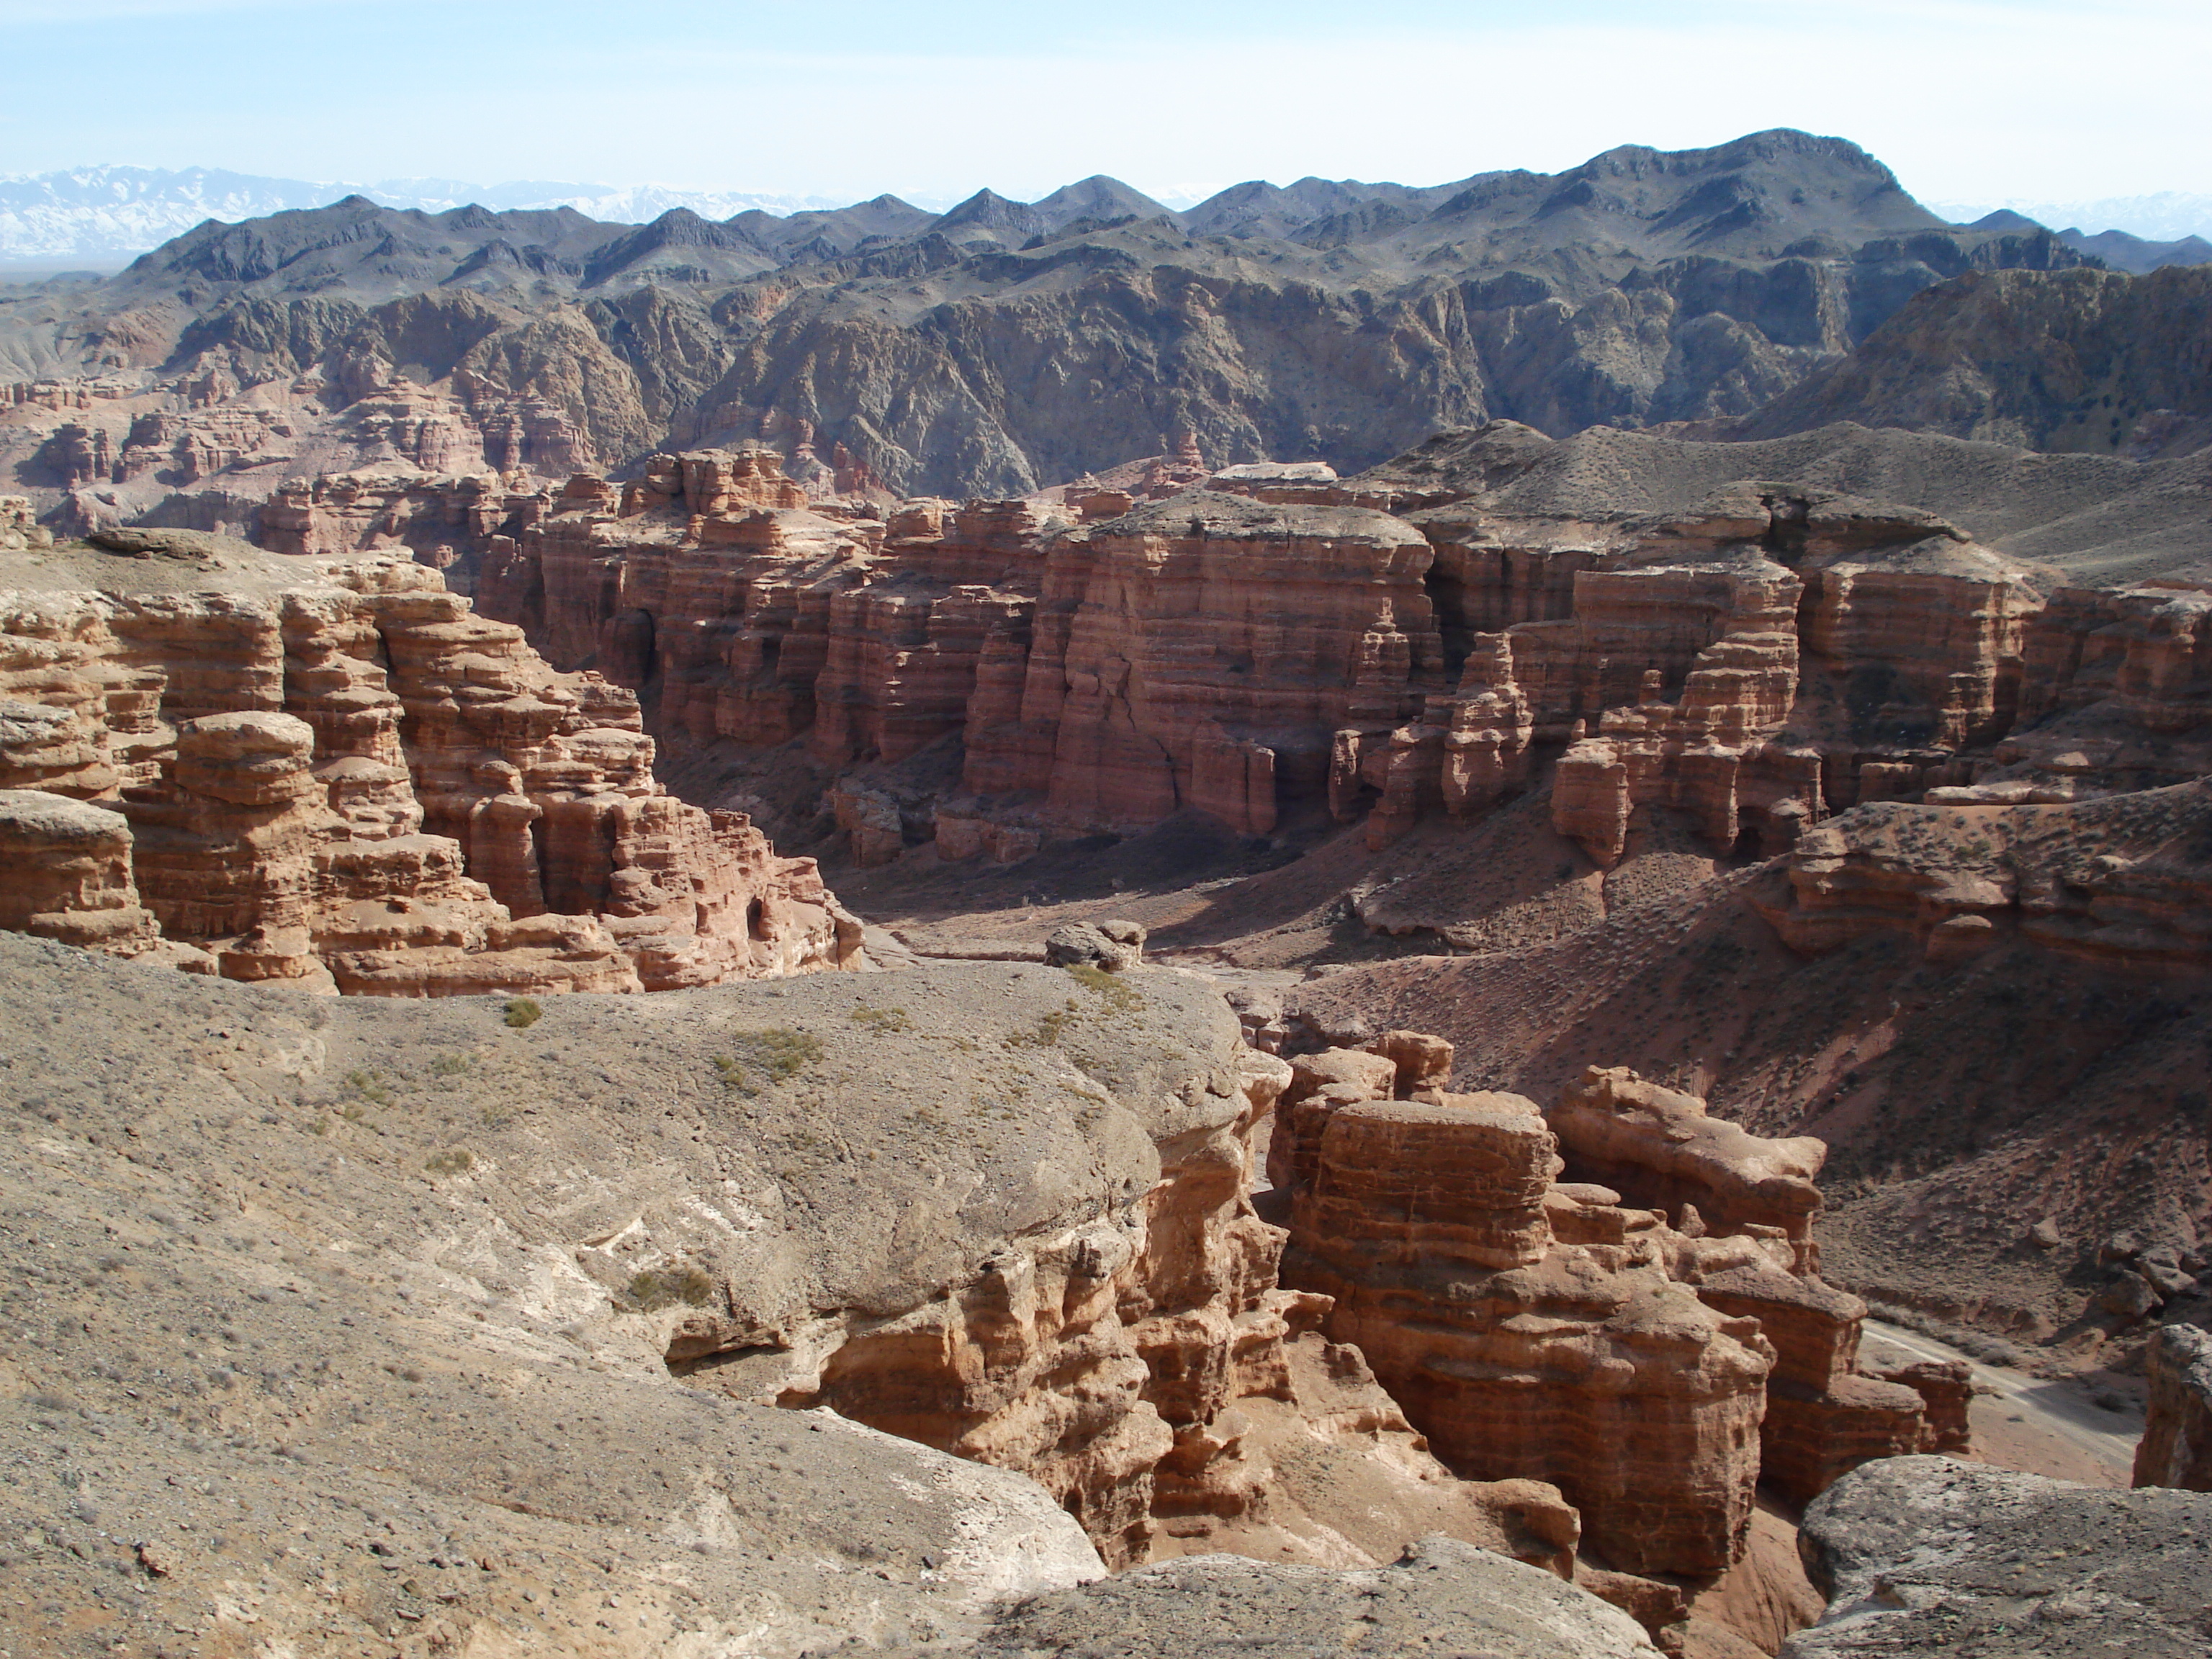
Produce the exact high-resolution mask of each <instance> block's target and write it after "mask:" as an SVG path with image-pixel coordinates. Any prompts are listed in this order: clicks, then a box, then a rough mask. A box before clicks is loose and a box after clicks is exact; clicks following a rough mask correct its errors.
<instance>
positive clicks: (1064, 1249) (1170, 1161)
mask: <svg viewBox="0 0 2212 1659" xmlns="http://www.w3.org/2000/svg"><path fill="white" fill-rule="evenodd" d="M1117 926H1118V925H1117V924H1114V923H1108V924H1107V928H1108V930H1109V933H1110V931H1112V930H1115V928H1116V927H1117ZM1100 938H1101V939H1107V938H1108V934H1101V935H1100ZM1121 949H1122V950H1123V951H1127V952H1128V954H1127V956H1125V957H1122V958H1121V960H1119V962H1118V963H1116V965H1115V966H1113V967H1111V968H1110V969H1108V970H1107V971H1105V972H1101V971H1100V970H1099V969H1097V968H1096V967H1094V966H1092V965H1091V963H1088V962H1081V963H1076V964H1075V971H1074V973H1073V975H1072V976H1071V975H1064V974H1062V973H1061V972H1060V969H1057V968H1054V969H1036V970H1024V975H1023V976H1022V977H1020V979H1019V980H1018V984H1019V986H1020V987H1021V988H1022V990H1023V991H1024V994H1028V995H1030V997H1031V998H1032V1000H1033V998H1034V994H1035V993H1036V991H1037V990H1039V989H1042V990H1044V991H1046V992H1049V991H1050V990H1051V988H1052V987H1053V986H1054V982H1055V981H1057V982H1059V983H1060V984H1062V985H1065V986H1066V987H1068V990H1069V991H1070V992H1071V993H1072V994H1069V995H1066V996H1063V997H1061V998H1060V1006H1057V1007H1050V1008H1048V1009H1047V1011H1046V1012H1044V1013H1043V1015H1042V1018H1041V1019H1040V1021H1039V1024H1038V1025H1037V1027H1036V1030H1035V1031H1033V1032H1030V1033H1027V1034H1025V1036H1026V1040H1027V1041H1028V1042H1031V1043H1034V1044H1036V1045H1038V1046H1042V1047H1044V1048H1051V1049H1054V1050H1056V1051H1057V1052H1058V1054H1060V1055H1061V1056H1064V1057H1065V1059H1066V1060H1067V1061H1069V1062H1072V1063H1073V1065H1074V1066H1076V1067H1077V1068H1078V1069H1079V1071H1080V1072H1081V1073H1084V1074H1085V1075H1087V1076H1089V1077H1091V1079H1096V1080H1097V1082H1099V1083H1101V1084H1103V1085H1105V1086H1107V1087H1108V1088H1109V1089H1110V1091H1111V1092H1112V1095H1113V1096H1114V1097H1116V1098H1119V1099H1121V1100H1123V1101H1125V1102H1127V1103H1128V1104H1129V1105H1130V1106H1131V1107H1132V1108H1133V1109H1137V1110H1138V1111H1139V1115H1140V1117H1141V1118H1142V1120H1143V1121H1145V1122H1146V1126H1147V1133H1148V1135H1149V1145H1150V1147H1151V1156H1150V1158H1148V1159H1147V1160H1146V1163H1147V1165H1148V1167H1151V1168H1153V1169H1155V1170H1157V1176H1156V1177H1155V1178H1153V1179H1152V1182H1151V1184H1150V1185H1149V1187H1148V1188H1146V1190H1145V1191H1143V1192H1142V1193H1140V1194H1138V1195H1137V1196H1136V1197H1135V1198H1134V1200H1133V1201H1131V1202H1127V1204H1126V1205H1124V1206H1121V1207H1118V1208H1109V1209H1108V1210H1106V1211H1105V1212H1101V1213H1099V1214H1097V1216H1096V1217H1095V1218H1092V1219H1090V1220H1087V1221H1084V1222H1082V1223H1080V1224H1079V1225H1071V1226H1067V1227H1066V1228H1064V1229H1063V1230H1061V1231H1057V1232H1053V1233H1042V1234H1038V1235H1036V1236H1035V1237H1030V1239H1029V1240H1028V1241H1027V1242H1026V1243H1024V1244H1023V1245H1022V1246H1020V1247H1019V1248H1014V1247H1012V1246H1011V1245H1010V1246H1009V1247H1007V1248H1006V1249H1003V1250H1001V1251H1000V1253H999V1254H997V1255H994V1256H992V1257H990V1258H988V1259H987V1260H984V1261H981V1263H980V1268H979V1272H978V1273H977V1275H976V1276H975V1278H974V1279H971V1280H969V1281H968V1282H966V1283H964V1284H963V1285H960V1286H959V1287H957V1289H956V1290H955V1291H951V1292H950V1293H947V1294H943V1295H940V1296H937V1297H932V1298H928V1299H925V1300H922V1301H921V1302H919V1303H918V1304H915V1305H914V1306H912V1307H911V1308H909V1309H908V1310H903V1311H902V1313H901V1314H900V1315H899V1316H896V1317H892V1318H872V1319H865V1320H863V1319H858V1318H855V1317H854V1316H853V1315H852V1314H851V1313H845V1314H842V1315H840V1316H832V1317H830V1318H827V1319H824V1318H823V1317H822V1316H821V1315H820V1313H819V1311H818V1310H815V1311H809V1310H791V1311H789V1312H784V1313H782V1314H781V1315H780V1316H779V1315H778V1313H776V1312H775V1310H770V1309H769V1308H767V1307H763V1306H758V1305H755V1298H756V1297H757V1295H759V1294H761V1293H762V1292H757V1291H751V1290H746V1291H738V1292H733V1294H735V1295H736V1296H737V1297H738V1299H737V1300H736V1301H734V1302H733V1303H732V1306H731V1309H730V1311H729V1312H728V1313H727V1314H726V1315H714V1316H701V1317H696V1318H693V1319H690V1320H687V1321H686V1322H684V1325H683V1326H682V1327H680V1328H679V1329H678V1332H677V1334H676V1336H675V1338H674V1340H672V1342H671V1346H670V1348H669V1355H670V1359H671V1364H676V1365H677V1366H678V1369H679V1370H683V1371H684V1373H685V1374H687V1375H689V1376H692V1377H693V1378H694V1379H695V1380H696V1381H698V1382H700V1383H703V1384H708V1385H711V1386H714V1387H717V1388H720V1389H726V1390H727V1391H729V1392H732V1393H734V1394H737V1395H739V1396H740V1397H743V1398H747V1399H753V1400H757V1401H763V1402H764V1403H781V1404H783V1405H786V1406H798V1407H817V1406H828V1407H832V1408H834V1409H835V1410H836V1411H837V1412H838V1413H841V1414H842V1415H844V1416H847V1417H851V1418H854V1419H858V1420H860V1421H861V1422H865V1423H868V1424H871V1425H874V1426H876V1427H878V1428H882V1429H885V1430H888V1431H890V1432H892V1433H896V1434H899V1435H902V1436H904V1437H908V1438H910V1439H917V1440H921V1441H923V1442H924V1443H927V1444H930V1445H933V1446H936V1447H938V1448H939V1449H944V1450H948V1451H952V1452H956V1453H957V1454H958V1455H962V1456H963V1457H969V1458H974V1459H976V1460H979V1461H981V1462H989V1463H994V1464H998V1465H1000V1466H1002V1467H1006V1468H1017V1469H1020V1470H1021V1471H1023V1472H1024V1474H1029V1475H1030V1476H1031V1477H1032V1478H1033V1479H1035V1480H1037V1481H1039V1482H1040V1483H1041V1484H1042V1485H1043V1486H1044V1487H1045V1488H1046V1490H1048V1492H1052V1493H1053V1494H1054V1497H1055V1498H1059V1499H1060V1501H1061V1502H1062V1503H1063V1504H1065V1505H1066V1507H1067V1509H1068V1510H1069V1511H1070V1512H1071V1513H1073V1515H1075V1516H1077V1517H1078V1518H1079V1520H1081V1521H1082V1522H1083V1524H1084V1528H1085V1531H1086V1532H1088V1533H1089V1534H1090V1535H1091V1538H1092V1539H1093V1540H1094V1541H1096V1542H1097V1545H1098V1547H1099V1549H1100V1552H1101V1553H1102V1554H1103V1555H1104V1556H1105V1558H1106V1559H1107V1560H1108V1561H1109V1564H1113V1565H1124V1564H1127V1563H1128V1562H1130V1561H1133V1560H1142V1559H1146V1556H1147V1555H1148V1554H1152V1553H1195V1552H1196V1551H1198V1550H1200V1549H1202V1548H1203V1547H1206V1544H1207V1543H1208V1542H1210V1541H1217V1540H1223V1539H1226V1540H1229V1541H1237V1542H1240V1543H1243V1544H1244V1545H1245V1546H1247V1547H1250V1546H1251V1545H1253V1544H1254V1543H1255V1542H1257V1543H1259V1544H1260V1545H1261V1550H1260V1553H1265V1554H1267V1555H1268V1556H1270V1557H1271V1558H1272V1557H1276V1556H1278V1555H1279V1553H1291V1554H1292V1555H1293V1556H1294V1557H1296V1558H1304V1559H1323V1560H1328V1559H1341V1558H1342V1552H1343V1551H1344V1550H1345V1549H1346V1547H1351V1548H1353V1549H1355V1550H1360V1549H1364V1552H1365V1553H1367V1554H1369V1555H1370V1556H1373V1557H1375V1558H1376V1559H1388V1557H1389V1553H1391V1552H1392V1551H1394V1550H1395V1549H1396V1548H1397V1547H1400V1546H1401V1545H1402V1544H1403V1543H1405V1542H1406V1541H1407V1539H1406V1538H1404V1537H1398V1538H1389V1537H1388V1536H1387V1532H1388V1523H1387V1522H1386V1523H1385V1526H1384V1533H1383V1534H1377V1533H1376V1527H1375V1522H1374V1521H1373V1520H1372V1519H1371V1518H1367V1517H1365V1516H1364V1511H1363V1509H1362V1507H1361V1506H1362V1505H1363V1504H1364V1505H1367V1506H1377V1505H1379V1508H1376V1509H1375V1513H1376V1515H1381V1516H1389V1515H1401V1516H1402V1515H1417V1516H1418V1515H1427V1516H1430V1517H1431V1521H1432V1522H1434V1523H1436V1524H1442V1525H1444V1526H1447V1527H1448V1528H1449V1529H1451V1530H1452V1531H1454V1532H1455V1533H1456V1534H1459V1535H1461V1536H1463V1537H1464V1536H1473V1537H1474V1539H1475V1540H1476V1541H1479V1542H1483V1543H1486V1544H1490V1545H1492V1546H1493V1547H1498V1548H1499V1549H1502V1550H1504V1551H1506V1552H1507V1553H1513V1554H1516V1555H1519V1556H1521V1557H1522V1559H1527V1560H1530V1561H1533V1562H1536V1563H1538V1564H1540V1565H1545V1566H1547V1567H1548V1568H1550V1569H1551V1570H1552V1571H1555V1572H1558V1573H1559V1574H1560V1575H1561V1576H1562V1577H1565V1576H1568V1575H1569V1574H1570V1573H1571V1566H1572V1559H1573V1552H1574V1547H1575V1543H1576V1541H1577V1537H1578V1534H1579V1528H1578V1524H1577V1519H1576V1516H1575V1514H1574V1511H1573V1510H1571V1509H1570V1508H1569V1507H1568V1506H1567V1505H1566V1504H1564V1503H1562V1502H1561V1501H1560V1499H1559V1496H1558V1493H1557V1492H1556V1491H1554V1490H1553V1488H1552V1487H1550V1486H1544V1485H1541V1484H1538V1483H1534V1482H1531V1481H1528V1480H1522V1481H1518V1482H1513V1481H1504V1482H1498V1483H1492V1484H1490V1485H1486V1486H1468V1485H1465V1484H1463V1483H1461V1482H1459V1481H1456V1480H1454V1479H1452V1477H1451V1476H1450V1475H1449V1474H1447V1472H1446V1471H1445V1469H1444V1468H1443V1466H1442V1465H1441V1464H1439V1463H1437V1462H1436V1461H1435V1460H1434V1459H1433V1458H1432V1457H1431V1456H1430V1455H1428V1452H1427V1450H1426V1447H1425V1443H1424V1441H1423V1440H1422V1439H1421V1437H1419V1435H1418V1434H1416V1433H1415V1432H1414V1431H1413V1429H1412V1428H1411V1427H1410V1426H1409V1425H1407V1422H1406V1420H1405V1419H1404V1418H1403V1417H1402V1416H1401V1414H1400V1412H1399V1410H1398V1407H1397V1406H1396V1405H1395V1403H1394V1401H1392V1400H1391V1399H1390V1397H1389V1396H1388V1395H1385V1394H1384V1393H1383V1390H1382V1389H1381V1388H1379V1387H1378V1386H1377V1385H1376V1382H1375V1379H1374V1376H1373V1374H1372V1373H1371V1372H1370V1370H1368V1368H1367V1366H1366V1364H1364V1361H1363V1360H1362V1358H1361V1357H1360V1355H1359V1353H1358V1350H1357V1349H1355V1348H1352V1347H1346V1346H1338V1345H1336V1344H1334V1343H1332V1342H1330V1341H1329V1340H1327V1339H1325V1338H1324V1337H1323V1336H1322V1335H1321V1334H1319V1327H1320V1325H1321V1322H1322V1320H1323V1318H1324V1317H1325V1316H1327V1314H1328V1299H1327V1298H1326V1297H1317V1296H1313V1295H1310V1294H1304V1293H1301V1292H1297V1291H1285V1290H1280V1289H1278V1288H1277V1287H1276V1285H1275V1273H1276V1264H1277V1261H1278V1258H1279V1256H1280V1255H1281V1251H1282V1246H1283V1235H1282V1233H1281V1231H1279V1230H1278V1229H1276V1228H1273V1227H1271V1226H1268V1225H1267V1224H1265V1223H1263V1222H1261V1220H1260V1219H1259V1218H1258V1216H1257V1215H1256V1214H1255V1212H1254V1211H1253V1208H1252V1206H1251V1203H1250V1200H1249V1198H1248V1197H1247V1195H1246V1194H1247V1188H1249V1184H1250V1169H1251V1147H1250V1133H1251V1130H1252V1127H1253V1125H1254V1123H1255V1121H1257V1120H1258V1118H1259V1117H1261V1115H1263V1114H1264V1113H1265V1112H1266V1111H1267V1109H1269V1108H1271V1107H1272V1106H1273V1103H1274V1100H1275V1097H1276V1095H1277V1093H1278V1092H1279V1091H1280V1089H1281V1087H1282V1085H1283V1083H1284V1081H1285V1077H1286V1075H1287V1070H1288V1068H1287V1067H1285V1066H1284V1064H1283V1063H1282V1062H1281V1061H1280V1060H1274V1059H1273V1058H1271V1057H1269V1056H1267V1055H1263V1054H1257V1053H1255V1052H1254V1051H1253V1050H1251V1049H1249V1048H1245V1047H1244V1046H1243V1043H1242V1042H1241V1036H1240V1031H1239V1028H1238V1027H1237V1024H1236V1022H1235V1021H1234V1019H1233V1018H1232V1017H1231V1016H1230V1015H1229V1013H1228V1012H1227V1010H1226V1009H1225V1007H1218V1006H1214V1005H1213V1004H1212V1002H1210V1001H1209V1000H1207V999H1206V993H1205V991H1204V990H1203V988H1202V987H1195V986H1193V985H1190V984H1189V983H1188V982H1185V983H1182V984H1176V983H1175V982H1174V981H1171V980H1170V976H1169V975H1162V974H1158V973H1145V972H1142V971H1140V970H1139V969H1138V967H1137V964H1136V961H1135V957H1134V951H1135V947H1134V945H1123V946H1122V947H1121ZM1085 974H1088V975H1091V977H1090V978H1088V979H1086V978H1085V977H1084V976H1083V975H1085ZM918 988H919V987H910V986H909V983H908V982H907V981H901V983H900V986H899V989H900V993H901V994H902V996H906V995H910V994H912V990H914V989H918ZM1048 1000H1049V999H1048ZM1201 1014H1202V1018H1197V1017H1198V1016H1200V1015H1201ZM902 1018H906V1015H905V1013H904V1012H903V1011H902V1012H900V1013H899V1014H898V1015H897V1016H896V1017H894V1016H891V1015H889V1014H885V1015H884V1016H883V1017H882V1018H872V1020H871V1021H869V1022H867V1023H870V1024H873V1025H874V1026H876V1027H877V1028H878V1029H881V1030H896V1029H899V1028H898V1025H897V1021H898V1020H899V1019H902ZM1158 1018H1168V1019H1169V1024H1167V1025H1166V1026H1165V1027H1164V1030H1163V1031H1162V1032H1161V1033H1160V1034H1159V1035H1157V1036H1155V1037H1154V1039H1153V1047H1152V1049H1151V1051H1150V1052H1144V1053H1133V1052H1131V1051H1130V1041H1129V1039H1130V1036H1131V1035H1132V1033H1133V1031H1134V1030H1135V1029H1136V1027H1135V1025H1134V1024H1133V1022H1134V1021H1137V1020H1139V1019H1141V1020H1144V1021H1146V1022H1147V1024H1148V1025H1149V1024H1150V1023H1152V1022H1153V1021H1155V1020H1156V1019H1158ZM764 1289H765V1287H764ZM1378 1447H1381V1448H1387V1455H1380V1456H1378V1455H1376V1448H1378ZM1345 1486H1352V1487H1355V1488H1357V1489H1358V1490H1359V1491H1360V1492H1361V1493H1362V1497H1361V1498H1360V1499H1359V1500H1358V1503H1354V1502H1352V1501H1351V1500H1350V1499H1348V1498H1346V1496H1344V1495H1343V1493H1342V1492H1341V1491H1340V1488H1343V1487H1345Z"/></svg>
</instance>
